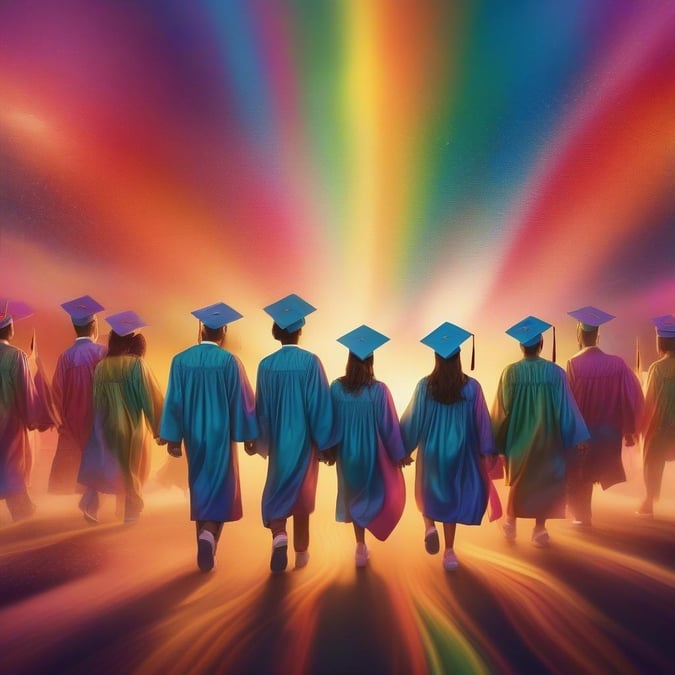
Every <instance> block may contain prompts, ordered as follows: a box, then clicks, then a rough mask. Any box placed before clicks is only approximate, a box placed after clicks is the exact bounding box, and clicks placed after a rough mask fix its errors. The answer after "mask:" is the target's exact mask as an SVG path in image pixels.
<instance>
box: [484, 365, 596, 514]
mask: <svg viewBox="0 0 675 675" xmlns="http://www.w3.org/2000/svg"><path fill="white" fill-rule="evenodd" d="M492 421H493V424H494V427H495V429H496V430H497V431H496V433H497V434H498V435H499V436H500V437H503V438H504V446H503V447H502V448H500V451H501V452H503V454H504V456H505V459H506V475H505V479H506V480H505V482H506V485H510V486H511V491H510V493H509V513H510V514H511V515H513V516H518V517H523V518H564V517H565V474H566V463H567V456H566V449H568V448H572V447H573V446H575V445H577V444H578V443H581V442H583V441H586V440H588V438H589V437H590V434H589V432H588V428H587V427H586V423H585V422H584V419H583V417H582V416H581V413H580V412H579V408H578V407H577V404H576V401H575V400H574V396H573V395H572V391H571V389H570V386H569V384H568V381H567V375H566V374H565V371H564V370H563V369H562V368H561V367H560V366H557V365H556V364H555V363H551V362H550V361H546V360H545V359H542V358H540V357H527V358H523V359H521V360H520V361H518V362H516V363H512V364H511V365H510V366H507V367H506V368H505V369H504V372H503V373H502V376H501V378H500V380H499V386H498V389H497V396H496V398H495V403H494V406H493V411H492ZM502 425H505V426H502Z"/></svg>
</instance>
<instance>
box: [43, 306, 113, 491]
mask: <svg viewBox="0 0 675 675" xmlns="http://www.w3.org/2000/svg"><path fill="white" fill-rule="evenodd" d="M61 307H62V308H63V309H64V310H65V311H66V312H67V313H68V315H69V316H70V319H71V321H72V324H73V328H74V330H75V335H76V338H75V342H74V344H72V345H71V346H70V347H68V349H66V351H64V352H63V353H62V354H61V355H60V356H59V358H58V361H57V362H56V370H55V371H54V378H53V380H52V392H53V399H54V406H55V408H56V412H57V415H58V419H59V422H60V424H59V427H58V434H59V437H58V441H57V445H56V453H55V454H54V459H53V461H52V468H51V472H50V474H49V485H48V490H49V492H52V493H55V494H73V493H75V491H76V487H77V474H78V471H79V468H80V462H81V461H82V453H83V452H84V448H85V446H86V444H87V441H88V440H89V436H90V434H91V427H92V420H93V409H92V408H93V400H94V397H93V391H94V369H95V368H96V365H97V364H98V362H99V361H100V360H101V359H102V358H103V357H104V356H105V353H106V347H105V346H103V345H100V344H97V343H96V340H97V339H98V322H97V319H96V314H98V312H101V311H102V310H103V309H104V308H103V305H101V304H99V303H98V302H96V300H94V299H93V298H92V297H91V296H89V295H84V296H82V297H80V298H75V299H74V300H70V301H68V302H64V303H63V304H62V305H61Z"/></svg>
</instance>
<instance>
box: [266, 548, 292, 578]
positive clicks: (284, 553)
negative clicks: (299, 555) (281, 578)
mask: <svg viewBox="0 0 675 675" xmlns="http://www.w3.org/2000/svg"><path fill="white" fill-rule="evenodd" d="M287 565H288V544H283V545H282V546H275V547H274V548H273V549H272V557H271V558H270V569H271V570H272V572H283V571H284V570H285V569H286V566H287Z"/></svg>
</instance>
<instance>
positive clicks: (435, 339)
mask: <svg viewBox="0 0 675 675" xmlns="http://www.w3.org/2000/svg"><path fill="white" fill-rule="evenodd" d="M472 335H473V333H469V331H468V330H464V329H463V328H460V327H459V326H456V325H455V324H454V323H449V322H448V321H446V322H445V323H442V324H441V325H440V326H439V327H438V328H436V329H435V330H432V331H431V333H429V335H427V336H426V337H424V338H422V339H421V340H420V342H421V343H422V344H424V345H426V346H427V347H431V348H432V349H433V350H434V351H435V352H436V353H437V354H438V355H439V356H441V357H443V358H444V359H447V358H449V357H451V356H454V355H455V354H456V353H457V352H458V351H459V348H460V346H461V344H462V342H464V341H465V340H468V339H469V338H470V337H471V336H472ZM471 362H472V365H471V368H473V356H472V358H471Z"/></svg>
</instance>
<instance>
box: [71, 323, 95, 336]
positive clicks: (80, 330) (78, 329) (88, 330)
mask: <svg viewBox="0 0 675 675" xmlns="http://www.w3.org/2000/svg"><path fill="white" fill-rule="evenodd" d="M94 321H95V319H92V320H91V321H90V322H89V323H85V324H84V325H83V326H76V325H75V324H73V328H74V329H75V335H77V337H89V336H90V335H91V334H92V332H93V328H94Z"/></svg>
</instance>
